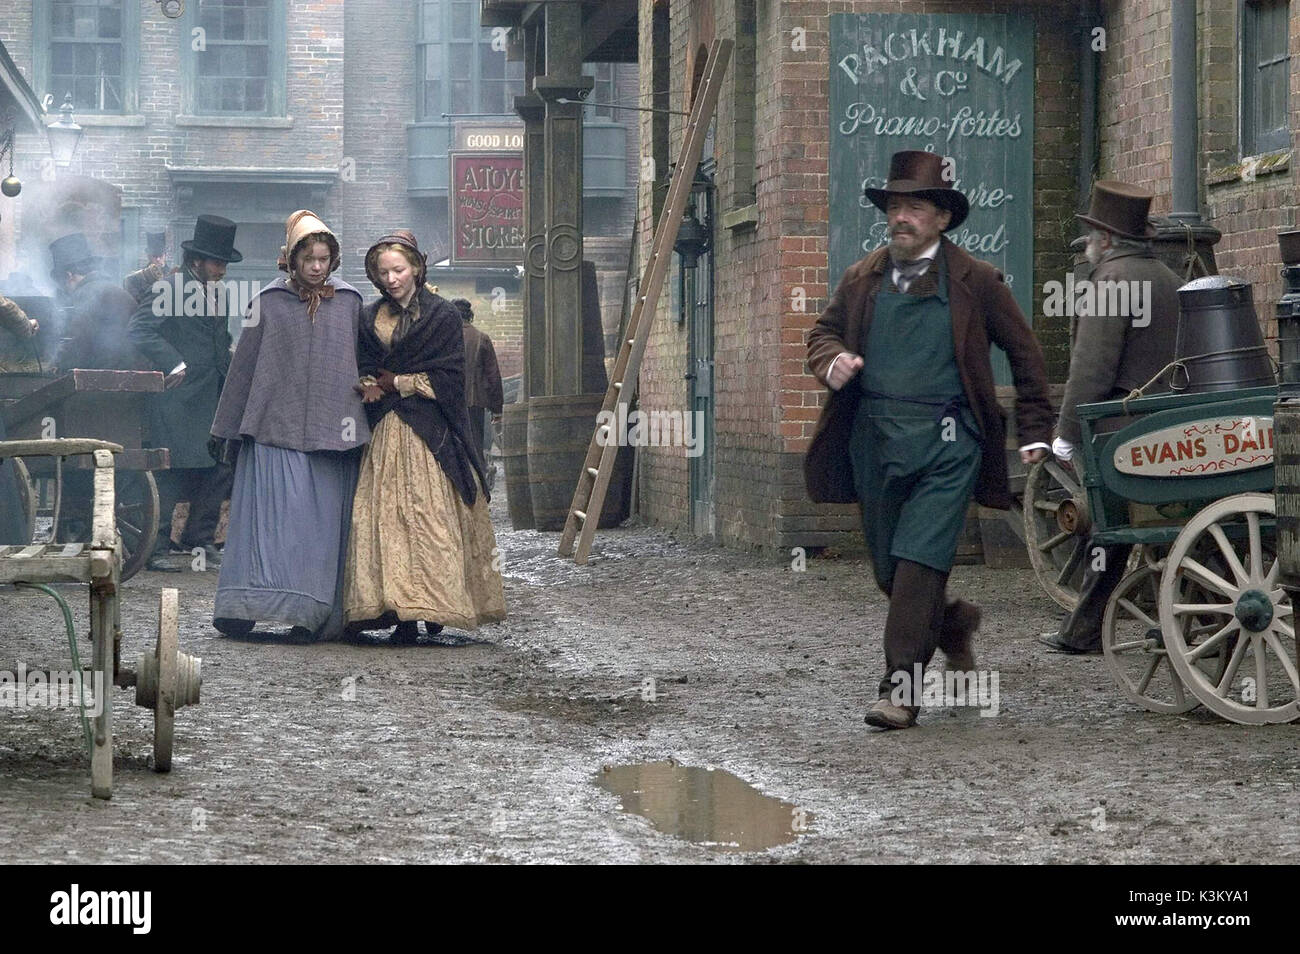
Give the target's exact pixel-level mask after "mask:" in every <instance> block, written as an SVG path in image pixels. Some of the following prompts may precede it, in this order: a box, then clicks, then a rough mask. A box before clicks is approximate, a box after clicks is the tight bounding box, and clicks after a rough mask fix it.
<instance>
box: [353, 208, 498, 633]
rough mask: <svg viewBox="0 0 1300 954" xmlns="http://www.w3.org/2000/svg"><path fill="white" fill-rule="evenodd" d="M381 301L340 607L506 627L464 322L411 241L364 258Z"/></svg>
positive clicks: (394, 242) (368, 362) (370, 328)
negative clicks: (470, 400) (367, 435)
mask: <svg viewBox="0 0 1300 954" xmlns="http://www.w3.org/2000/svg"><path fill="white" fill-rule="evenodd" d="M366 275H367V276H368V277H369V278H370V281H371V282H373V283H374V286H375V287H376V288H378V289H379V292H380V294H381V295H382V297H381V298H380V299H379V300H378V301H376V302H373V303H372V304H370V305H367V306H366V308H365V310H364V311H363V312H362V317H361V336H360V343H359V345H358V362H359V366H360V371H361V375H362V377H361V379H360V381H359V383H358V385H357V387H358V389H359V390H360V391H361V392H362V394H363V399H364V401H365V405H366V412H367V414H368V415H369V420H370V426H371V428H372V430H373V434H374V437H373V439H372V441H371V444H370V446H369V447H368V448H366V453H365V457H364V458H363V460H362V463H361V476H360V479H359V480H358V483H357V498H356V505H355V507H354V509H353V513H352V536H351V541H350V543H349V545H348V571H347V586H346V598H345V607H346V612H347V618H348V620H349V621H355V625H356V626H357V628H361V627H362V626H363V625H364V622H363V621H373V620H377V619H381V618H383V617H385V616H388V617H390V618H391V617H393V616H395V617H396V618H397V620H398V621H399V622H398V626H397V630H396V632H395V633H394V639H395V641H397V642H399V643H414V642H415V641H416V639H417V638H418V630H417V628H416V627H417V621H418V620H424V621H425V629H426V631H427V632H429V633H430V634H433V633H436V632H438V631H439V630H440V629H441V628H442V627H443V626H452V627H455V628H458V629H474V628H476V627H477V626H478V625H479V624H480V623H486V622H494V621H497V620H501V619H504V618H505V613H506V607H505V596H504V593H503V590H502V586H501V574H500V573H499V572H498V571H497V568H496V566H497V562H498V561H497V560H496V556H497V553H496V541H495V537H494V535H493V533H492V520H491V518H490V517H489V515H488V498H487V493H486V491H485V490H484V478H483V462H482V460H481V459H480V457H479V455H478V452H477V450H476V449H475V448H476V445H475V444H474V442H473V440H472V439H471V438H470V425H469V409H468V406H467V405H466V403H465V340H464V332H463V331H462V330H461V325H462V321H461V317H460V313H459V312H458V311H457V310H456V309H455V308H453V307H452V305H451V303H450V302H448V301H447V300H446V299H445V298H442V297H440V296H439V295H437V294H435V293H434V292H433V290H432V289H431V288H430V287H429V286H427V285H426V284H425V277H426V266H425V256H424V255H422V254H421V253H420V248H419V245H418V243H417V242H416V239H415V236H414V235H413V234H411V233H410V232H408V231H405V230H402V231H398V232H394V233H392V234H391V235H385V236H384V237H383V238H381V239H380V240H379V241H378V242H376V243H375V244H374V245H373V246H372V247H371V249H370V251H369V252H367V253H366Z"/></svg>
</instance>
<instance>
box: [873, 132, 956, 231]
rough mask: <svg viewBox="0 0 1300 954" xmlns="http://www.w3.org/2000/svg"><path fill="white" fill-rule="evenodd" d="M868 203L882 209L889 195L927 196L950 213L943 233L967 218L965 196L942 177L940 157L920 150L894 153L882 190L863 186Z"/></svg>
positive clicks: (920, 197)
mask: <svg viewBox="0 0 1300 954" xmlns="http://www.w3.org/2000/svg"><path fill="white" fill-rule="evenodd" d="M862 191H863V193H864V194H865V195H866V197H867V198H868V199H869V200H870V201H871V204H872V205H874V206H875V207H876V208H878V209H879V210H880V211H881V212H885V211H887V210H886V208H885V207H886V206H887V205H888V204H889V197H890V196H891V195H914V196H916V197H917V198H918V199H928V200H929V201H931V202H933V203H934V204H935V205H937V206H938V207H939V208H941V209H946V210H947V211H948V212H950V213H951V214H952V218H951V219H950V220H949V222H948V227H947V228H946V229H944V231H945V232H950V231H952V230H953V229H955V228H956V227H957V226H959V225H961V224H962V223H963V222H965V221H966V216H967V215H969V214H970V204H969V203H968V202H967V201H966V196H964V195H963V194H962V193H960V192H958V191H957V190H956V189H954V188H953V187H952V183H951V182H949V181H948V180H947V179H945V178H944V176H943V156H941V155H939V154H938V153H935V152H924V151H922V150H920V149H905V150H903V151H902V152H896V153H894V155H893V156H892V157H891V158H890V160H889V181H888V182H886V183H885V187H884V188H883V189H863V190H862Z"/></svg>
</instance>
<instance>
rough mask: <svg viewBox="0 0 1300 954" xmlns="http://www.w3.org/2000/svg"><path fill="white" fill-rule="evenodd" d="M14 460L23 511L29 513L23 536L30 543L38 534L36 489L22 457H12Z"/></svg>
mask: <svg viewBox="0 0 1300 954" xmlns="http://www.w3.org/2000/svg"><path fill="white" fill-rule="evenodd" d="M10 460H12V461H13V462H14V474H15V476H16V477H17V478H18V496H19V497H20V498H21V500H22V507H23V513H25V514H26V515H27V518H26V520H25V521H24V522H23V528H24V531H23V532H24V533H25V534H26V536H25V537H23V539H24V540H26V541H27V542H28V543H31V542H32V538H33V537H35V536H36V489H35V488H34V487H33V486H32V475H31V474H30V473H28V471H27V465H26V464H24V463H23V459H22V458H21V457H11V458H10Z"/></svg>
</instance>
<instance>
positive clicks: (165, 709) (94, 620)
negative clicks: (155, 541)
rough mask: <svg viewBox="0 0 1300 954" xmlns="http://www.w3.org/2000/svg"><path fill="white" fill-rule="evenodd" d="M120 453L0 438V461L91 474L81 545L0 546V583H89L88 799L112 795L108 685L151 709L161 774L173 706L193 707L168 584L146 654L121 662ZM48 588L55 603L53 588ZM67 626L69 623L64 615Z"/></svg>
mask: <svg viewBox="0 0 1300 954" xmlns="http://www.w3.org/2000/svg"><path fill="white" fill-rule="evenodd" d="M123 452H124V449H123V448H122V447H121V446H120V445H118V444H113V443H109V442H107V441H96V440H70V439H61V440H38V441H0V460H6V459H17V458H26V459H27V460H28V461H30V462H32V463H33V464H34V465H36V464H40V463H45V462H49V461H55V460H73V459H80V460H87V461H89V466H90V468H91V470H92V472H93V485H94V500H93V503H92V521H91V522H92V528H91V535H90V540H89V542H88V543H67V544H58V543H54V544H35V545H30V546H0V584H4V583H18V584H27V585H29V586H33V587H38V588H44V587H46V586H47V585H48V584H55V583H86V584H88V585H89V588H90V638H91V641H92V645H93V655H92V659H93V662H92V665H91V676H92V684H93V685H95V686H97V687H98V689H97V691H102V693H103V698H102V699H99V700H96V702H97V704H98V707H99V709H100V711H99V714H98V715H96V716H95V726H94V732H93V741H92V743H91V759H90V772H91V794H93V795H94V796H95V797H96V798H109V797H110V796H111V795H112V792H113V706H112V695H113V687H114V686H135V690H136V694H135V701H136V704H137V705H140V706H144V707H145V708H149V709H153V711H154V769H155V770H156V771H159V772H166V771H169V770H170V769H171V762H172V738H173V720H174V715H175V711H176V709H179V708H181V707H182V706H187V705H197V704H198V701H199V689H200V686H201V684H202V676H201V665H202V660H200V659H199V658H198V657H195V656H189V655H186V654H185V653H182V652H180V651H179V637H178V631H179V616H178V600H177V591H176V590H174V589H167V590H163V592H162V595H161V597H160V601H159V608H158V639H157V642H156V644H155V645H154V650H153V652H152V653H145V654H144V655H142V656H140V658H139V660H138V662H137V664H136V669H135V670H134V671H131V670H129V669H125V668H123V667H122V665H121V640H122V630H121V618H122V617H121V594H120V584H121V569H122V538H121V535H120V534H119V532H118V529H117V528H118V525H119V524H120V517H118V518H117V519H115V513H116V512H117V510H116V507H115V503H116V501H115V495H114V477H115V468H114V457H115V456H120V455H122V454H123ZM38 469H39V468H38ZM155 507H156V503H155ZM48 592H50V594H51V595H54V596H55V598H56V599H60V602H62V601H61V598H60V597H58V596H57V594H55V593H54V591H53V590H49V591H48ZM68 625H69V628H71V621H70V616H69V624H68ZM73 648H74V650H75V642H74V647H73ZM75 658H76V657H75V652H74V661H75Z"/></svg>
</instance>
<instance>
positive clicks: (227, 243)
mask: <svg viewBox="0 0 1300 954" xmlns="http://www.w3.org/2000/svg"><path fill="white" fill-rule="evenodd" d="M181 248H183V249H184V250H185V251H187V252H191V253H192V254H194V255H197V256H198V257H199V258H212V259H216V260H217V261H219V262H242V261H243V260H244V256H243V255H241V254H239V252H238V251H237V250H236V249H235V223H234V222H232V221H230V219H223V218H222V217H221V216H219V215H200V216H199V218H198V221H196V222H195V223H194V238H192V239H191V240H190V241H188V242H181Z"/></svg>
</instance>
